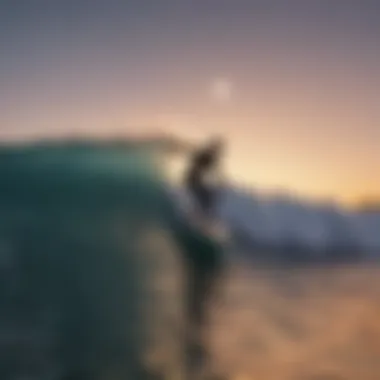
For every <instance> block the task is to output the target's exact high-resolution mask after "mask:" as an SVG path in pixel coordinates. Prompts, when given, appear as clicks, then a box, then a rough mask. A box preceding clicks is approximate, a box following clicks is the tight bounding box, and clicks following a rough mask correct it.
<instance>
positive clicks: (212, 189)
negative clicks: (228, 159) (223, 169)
mask: <svg viewBox="0 0 380 380" xmlns="http://www.w3.org/2000/svg"><path fill="white" fill-rule="evenodd" d="M222 153H223V142H222V140H221V139H218V138H216V139H213V140H212V141H211V142H210V143H209V144H207V145H206V146H205V147H203V148H201V149H198V150H197V151H195V153H193V156H192V158H191V161H190V166H189V168H188V170H187V172H186V174H185V181H184V182H185V187H186V189H187V190H188V192H189V193H190V196H191V198H192V201H193V202H194V204H195V207H196V211H197V212H199V213H200V215H201V217H205V218H209V217H212V216H214V212H215V207H216V202H217V198H218V188H217V186H216V185H215V183H209V181H208V179H209V176H210V175H211V176H212V175H215V174H216V172H217V170H218V166H219V161H220V158H221V155H222Z"/></svg>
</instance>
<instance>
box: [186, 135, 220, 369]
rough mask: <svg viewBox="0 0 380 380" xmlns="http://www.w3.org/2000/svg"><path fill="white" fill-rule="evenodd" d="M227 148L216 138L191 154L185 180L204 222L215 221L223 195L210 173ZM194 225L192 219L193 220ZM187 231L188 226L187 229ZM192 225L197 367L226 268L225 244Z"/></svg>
mask: <svg viewBox="0 0 380 380" xmlns="http://www.w3.org/2000/svg"><path fill="white" fill-rule="evenodd" d="M222 151H223V144H222V141H221V140H220V139H213V140H212V141H211V142H210V143H208V144H207V145H206V146H205V147H202V148H201V149H198V150H197V151H196V152H194V153H193V156H192V157H191V162H190V165H189V167H188V169H187V171H186V173H185V178H184V183H185V187H186V190H187V191H188V192H189V194H190V197H191V198H192V199H191V200H192V201H193V203H194V205H195V208H196V213H197V214H198V216H199V218H200V219H201V222H202V221H204V222H205V225H206V227H207V225H208V223H209V224H210V225H213V223H214V220H213V219H214V218H216V209H217V202H218V198H219V194H218V193H219V188H218V184H216V183H215V182H214V181H213V182H212V183H210V182H209V178H208V177H209V176H212V175H215V174H216V172H217V171H218V166H219V161H220V158H221V155H222ZM190 225H191V223H190ZM185 231H186V229H185ZM196 231H199V230H198V229H195V230H194V229H192V228H189V229H188V230H187V233H186V232H185V233H184V235H183V241H184V242H186V243H185V244H184V246H186V247H188V248H187V254H186V264H185V267H186V277H187V297H186V304H187V318H188V323H189V325H188V326H189V339H190V340H189V344H188V350H189V351H188V360H189V367H190V368H193V370H197V368H199V367H202V363H203V362H204V361H205V360H206V359H207V356H208V355H207V352H206V348H205V346H204V338H205V337H204V333H205V332H206V331H207V330H208V328H209V326H208V320H207V319H208V318H207V313H208V306H209V304H210V301H212V298H213V297H214V296H215V291H216V290H217V288H218V287H219V286H220V284H219V282H220V278H221V275H222V271H223V267H224V264H223V258H222V255H223V247H222V246H221V244H220V241H219V239H218V238H217V237H216V236H214V235H213V234H210V233H209V230H207V228H206V229H202V228H201V229H200V231H199V232H196Z"/></svg>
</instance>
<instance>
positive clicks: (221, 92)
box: [210, 77, 233, 103]
mask: <svg viewBox="0 0 380 380" xmlns="http://www.w3.org/2000/svg"><path fill="white" fill-rule="evenodd" d="M210 90H211V91H210V92H211V97H212V98H213V99H214V100H216V101H217V102H219V103H227V102H229V101H230V100H231V99H232V92H233V83H232V81H231V80H230V79H228V78H222V77H220V78H215V79H214V80H213V81H212V83H211V86H210Z"/></svg>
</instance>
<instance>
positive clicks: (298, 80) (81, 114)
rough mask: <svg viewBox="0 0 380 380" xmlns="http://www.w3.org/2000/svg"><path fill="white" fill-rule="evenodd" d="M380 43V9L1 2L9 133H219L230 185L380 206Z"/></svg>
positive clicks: (203, 1) (339, 0) (323, 0)
mask: <svg viewBox="0 0 380 380" xmlns="http://www.w3.org/2000/svg"><path fill="white" fill-rule="evenodd" d="M379 41H380V5H379V4H378V1H374V0H373V1H370V0H360V1H359V0H356V1H354V0H299V1H297V0H293V1H292V0H289V1H287V0H278V1H271V0H262V1H255V0H187V1H185V0H167V1H165V0H150V1H148V0H136V1H135V0H128V1H127V0H125V1H114V0H104V1H98V0H91V1H90V0H88V1H82V0H62V1H60V0H29V1H18V0H9V1H7V0H3V1H1V2H0V48H1V56H0V137H1V138H9V137H15V136H16V137H22V136H26V135H36V134H37V135H39V134H49V135H55V134H62V133H63V132H64V133H74V132H75V133H98V132H105V131H108V130H109V131H112V132H120V131H123V130H125V131H128V130H130V129H131V128H132V129H133V128H136V127H139V126H141V128H143V127H147V128H148V127H149V128H151V127H155V126H157V127H160V128H161V127H162V128H166V127H168V128H171V129H174V130H176V131H179V132H181V131H185V132H186V131H187V132H186V133H189V134H193V135H197V136H200V137H202V136H203V137H205V138H206V137H207V136H208V135H210V134H213V133H216V132H217V133H221V134H223V135H224V136H225V137H226V138H227V139H228V142H229V155H228V159H227V171H228V173H229V175H230V176H231V178H232V179H233V180H237V181H239V182H242V183H245V184H249V185H252V186H257V187H259V188H263V189H279V188H280V189H288V190H293V191H296V192H298V193H300V194H304V195H305V196H309V197H334V198H337V199H340V200H342V201H352V200H355V199H357V198H361V197H364V196H373V197H375V196H378V197H379V198H380V174H379V173H380V152H379V148H380V42H379Z"/></svg>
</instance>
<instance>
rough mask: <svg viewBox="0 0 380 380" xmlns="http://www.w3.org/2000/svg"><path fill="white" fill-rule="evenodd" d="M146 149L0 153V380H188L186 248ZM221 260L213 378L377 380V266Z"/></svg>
mask: <svg viewBox="0 0 380 380" xmlns="http://www.w3.org/2000/svg"><path fill="white" fill-rule="evenodd" d="M148 153H149V154H147V152H146V151H140V150H136V149H132V148H130V147H126V146H120V145H118V146H115V145H113V144H99V143H96V144H95V143H90V142H86V143H83V142H82V143H80V144H72V143H71V144H63V143H55V144H52V143H44V144H39V145H25V146H3V147H1V148H0V176H1V183H0V281H1V282H0V379H2V380H3V379H4V380H13V379H42V380H45V379H46V380H50V379H57V380H61V379H62V380H63V379H65V380H67V379H76V380H80V379H99V380H118V379H123V380H124V379H128V378H131V379H144V380H145V379H147V378H149V379H152V377H148V376H147V374H146V373H145V370H147V371H148V372H152V373H153V379H165V380H166V379H168V380H169V379H170V380H171V379H173V380H174V379H181V378H184V377H183V372H184V366H183V345H184V339H183V337H184V333H185V330H186V325H185V322H184V320H185V315H184V292H183V289H184V288H183V287H184V272H183V262H182V261H181V259H180V258H181V255H182V253H183V249H184V248H186V247H181V246H179V245H178V241H175V240H174V239H173V224H171V223H172V219H171V218H172V216H173V212H175V210H173V204H172V202H171V199H170V196H169V195H168V194H167V192H166V189H165V175H164V172H163V171H162V170H164V168H162V167H160V165H159V164H158V162H157V161H156V160H155V159H154V157H152V156H151V155H150V153H151V152H148ZM187 248H189V247H187ZM227 254H228V257H229V260H228V270H227V272H226V276H225V278H224V281H223V282H222V283H221V285H220V293H219V297H218V298H217V299H215V300H214V301H213V302H210V305H209V313H210V320H209V330H208V331H209V332H208V334H207V336H205V341H206V345H207V346H208V347H209V349H210V352H211V366H210V373H211V372H213V373H216V374H220V375H221V376H222V378H224V379H231V380H245V379H247V380H248V379H255V380H256V379H259V380H272V379H273V380H279V379H281V380H282V379H283V380H317V379H319V380H322V379H323V380H333V379H334V380H338V379H339V380H345V379H347V380H349V379H361V380H370V379H374V380H378V379H379V378H380V362H379V360H378V358H379V357H380V323H379V322H378V315H379V311H380V298H379V289H380V287H379V285H380V281H379V273H380V268H379V267H378V266H377V265H375V264H369V263H365V262H364V263H360V264H359V263H357V264H345V263H344V262H341V263H340V264H335V265H323V266H322V265H318V266H316V265H315V266H313V265H308V266H297V267H291V266H289V265H287V266H286V267H285V266H281V265H279V264H278V263H277V264H276V263H275V262H272V263H271V265H266V266H263V265H262V264H258V263H255V262H253V261H249V260H245V259H244V258H243V255H239V252H237V253H236V252H233V251H232V250H231V251H230V252H227ZM154 376H156V377H154Z"/></svg>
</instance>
